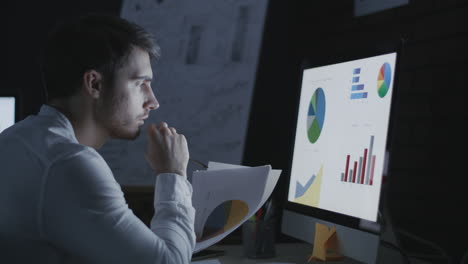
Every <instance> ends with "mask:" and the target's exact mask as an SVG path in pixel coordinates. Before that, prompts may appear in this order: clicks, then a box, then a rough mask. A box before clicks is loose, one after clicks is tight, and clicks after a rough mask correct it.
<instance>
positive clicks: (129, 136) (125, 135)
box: [111, 127, 141, 140]
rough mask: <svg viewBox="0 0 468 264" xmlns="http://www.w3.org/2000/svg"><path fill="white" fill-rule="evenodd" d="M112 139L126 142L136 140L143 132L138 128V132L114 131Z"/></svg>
mask: <svg viewBox="0 0 468 264" xmlns="http://www.w3.org/2000/svg"><path fill="white" fill-rule="evenodd" d="M112 132H113V133H112V134H111V138H113V139H124V140H135V139H137V138H138V136H139V135H140V132H141V128H140V127H138V129H137V130H136V131H112Z"/></svg>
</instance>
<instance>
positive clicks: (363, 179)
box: [341, 136, 375, 185]
mask: <svg viewBox="0 0 468 264" xmlns="http://www.w3.org/2000/svg"><path fill="white" fill-rule="evenodd" d="M373 148H374V136H371V137H370V142H369V147H367V148H364V150H362V156H359V157H358V158H356V159H355V160H351V155H350V154H348V155H346V161H345V170H344V172H342V173H341V181H342V182H348V183H353V184H361V185H373V183H374V169H375V155H373V154H372V150H373ZM350 163H351V164H352V165H351V166H350Z"/></svg>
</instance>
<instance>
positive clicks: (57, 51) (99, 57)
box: [42, 15, 160, 101]
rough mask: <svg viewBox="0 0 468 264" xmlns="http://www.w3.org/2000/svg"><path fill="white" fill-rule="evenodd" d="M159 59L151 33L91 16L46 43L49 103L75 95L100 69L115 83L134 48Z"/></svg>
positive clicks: (72, 23) (44, 68) (44, 64)
mask: <svg viewBox="0 0 468 264" xmlns="http://www.w3.org/2000/svg"><path fill="white" fill-rule="evenodd" d="M135 46H136V47H139V48H141V49H143V50H145V51H147V52H148V53H149V55H150V58H152V59H156V58H158V57H159V54H160V53H159V47H158V46H157V45H156V44H155V42H154V39H153V37H152V36H151V34H150V33H148V32H147V31H146V30H144V29H143V28H142V27H140V26H138V25H136V24H134V23H132V22H129V21H127V20H125V19H122V18H119V17H114V16H108V15H88V16H84V17H80V18H78V19H74V20H71V21H68V22H66V23H64V24H62V25H60V26H58V27H57V28H56V29H55V30H54V31H53V32H52V33H51V34H50V35H49V38H48V40H47V42H46V47H45V50H44V54H43V61H42V73H43V81H44V85H45V88H46V90H47V97H48V98H47V100H48V101H50V100H52V99H55V98H65V97H69V96H71V95H73V94H75V93H76V92H77V91H78V89H79V88H80V87H81V85H82V82H83V74H84V73H85V72H86V71H88V70H91V69H93V70H96V71H98V72H99V73H101V74H102V75H103V78H104V82H106V83H107V84H112V82H113V79H114V74H115V72H116V70H118V69H119V68H120V67H122V66H123V64H124V63H125V62H126V61H127V59H128V55H129V54H130V52H131V50H132V48H133V47H135Z"/></svg>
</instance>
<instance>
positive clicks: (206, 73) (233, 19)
mask: <svg viewBox="0 0 468 264" xmlns="http://www.w3.org/2000/svg"><path fill="white" fill-rule="evenodd" d="M267 3H268V1H267V0H226V1H219V0H198V1H189V0H170V1H169V0H166V1H163V0H156V1H155V0H151V1H150V0H124V1H123V6H122V10H121V16H122V17H123V18H125V19H128V20H130V21H133V22H135V23H137V24H139V25H141V26H143V27H144V28H145V29H146V30H148V31H149V32H151V33H152V34H154V36H155V38H156V40H157V43H158V44H159V45H160V47H161V53H162V56H161V58H160V59H159V60H158V61H157V62H156V63H154V62H153V75H154V81H153V83H152V87H153V90H154V93H155V95H156V97H157V99H158V101H159V103H160V108H159V109H157V110H155V111H152V113H151V115H150V118H149V119H148V120H147V122H146V124H145V126H144V127H143V128H142V133H141V135H140V137H139V138H138V139H136V140H135V141H124V140H111V141H109V142H108V143H107V144H106V145H104V146H103V147H102V148H101V149H100V150H99V152H100V153H101V155H102V156H103V157H104V159H106V161H107V162H108V164H109V166H110V167H111V169H112V171H113V173H114V175H115V177H116V179H117V181H118V182H119V183H120V184H123V185H152V184H153V182H154V173H153V171H152V170H151V168H150V167H149V165H148V164H147V163H146V161H145V159H144V152H145V149H146V144H147V136H146V126H147V125H148V123H149V122H152V123H159V122H161V121H165V122H167V123H168V124H169V126H173V127H175V128H176V129H177V131H178V133H181V134H184V135H185V136H186V138H187V141H188V145H189V152H190V157H191V158H193V159H196V160H199V161H201V162H208V161H209V160H214V161H219V162H227V163H236V164H239V163H240V162H241V161H242V154H243V150H244V142H245V135H246V132H247V123H248V118H249V112H250V104H251V101H252V94H253V89H254V83H255V75H256V70H257V63H258V57H259V54H260V46H261V40H262V35H263V26H264V21H265V15H266V9H267ZM195 169H199V167H197V166H196V165H194V164H189V169H188V175H189V178H190V175H191V172H192V171H193V170H195Z"/></svg>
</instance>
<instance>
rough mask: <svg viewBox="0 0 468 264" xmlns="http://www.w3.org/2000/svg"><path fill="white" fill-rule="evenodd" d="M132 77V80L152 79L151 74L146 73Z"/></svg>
mask: <svg viewBox="0 0 468 264" xmlns="http://www.w3.org/2000/svg"><path fill="white" fill-rule="evenodd" d="M132 79H133V80H144V81H152V80H153V78H152V77H151V76H148V75H141V76H134V77H133V78H132Z"/></svg>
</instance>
